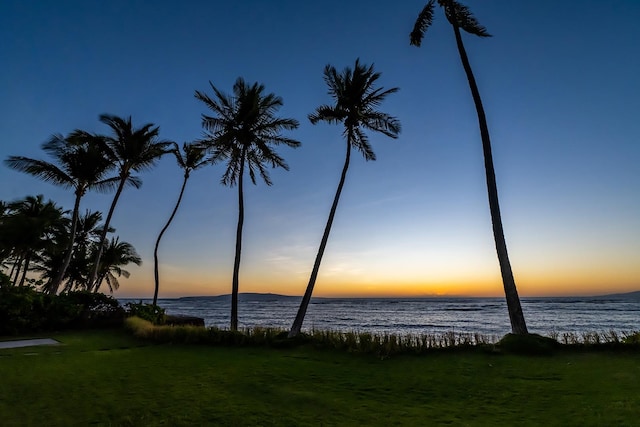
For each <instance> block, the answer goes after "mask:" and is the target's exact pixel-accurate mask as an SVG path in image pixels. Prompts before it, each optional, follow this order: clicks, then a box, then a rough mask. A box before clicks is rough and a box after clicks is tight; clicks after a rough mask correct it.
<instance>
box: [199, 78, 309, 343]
mask: <svg viewBox="0 0 640 427" xmlns="http://www.w3.org/2000/svg"><path fill="white" fill-rule="evenodd" d="M209 84H210V85H211V88H212V89H213V92H214V94H215V97H214V98H210V97H209V96H208V95H206V94H204V93H202V92H199V91H196V93H195V96H196V98H197V99H199V100H200V101H202V102H204V103H205V105H206V106H207V107H208V108H210V109H211V110H212V111H213V112H214V114H215V115H214V116H207V115H202V126H203V127H204V129H205V137H204V138H203V139H202V141H201V143H202V144H203V145H204V146H205V147H207V148H208V149H209V151H210V152H211V161H212V162H213V163H216V162H220V161H224V162H226V163H227V167H226V170H225V172H224V174H223V175H222V179H221V183H222V184H223V185H228V186H230V187H232V186H234V185H236V184H238V227H237V230H236V252H235V260H234V263H233V279H232V285H231V330H234V331H235V330H237V329H238V276H239V272H240V255H241V252H242V251H241V249H242V225H243V223H244V195H243V187H242V185H243V176H244V173H245V169H248V171H249V177H250V178H251V182H253V184H256V174H260V176H261V177H262V179H263V180H264V182H265V183H266V184H267V185H272V182H271V178H270V177H269V173H268V171H267V169H266V167H267V166H268V165H271V167H273V168H275V167H281V168H283V169H285V170H289V166H288V165H287V163H286V162H285V161H284V159H283V158H282V157H280V156H279V155H278V154H277V153H276V152H275V151H274V149H273V146H275V145H280V144H284V145H286V146H289V147H293V148H295V147H298V146H300V142H299V141H296V140H294V139H291V138H286V137H284V136H282V134H281V132H282V131H283V130H293V129H295V128H297V127H298V121H297V120H294V119H289V118H280V117H276V115H275V114H276V112H277V110H278V109H279V108H280V106H282V98H280V97H278V96H276V95H275V94H273V93H269V94H264V85H261V84H258V83H254V84H252V85H248V84H247V83H245V81H244V79H242V78H238V79H237V80H236V82H235V84H234V85H233V96H229V95H227V94H225V93H223V92H221V91H219V90H218V89H217V88H216V87H215V86H214V85H213V84H212V83H211V82H209Z"/></svg>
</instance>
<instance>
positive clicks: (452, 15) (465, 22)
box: [445, 0, 491, 37]
mask: <svg viewBox="0 0 640 427" xmlns="http://www.w3.org/2000/svg"><path fill="white" fill-rule="evenodd" d="M445 15H446V17H447V19H448V20H449V22H450V23H451V24H452V25H457V26H458V27H460V28H462V29H463V30H464V31H466V32H467V33H469V34H473V35H476V36H478V37H491V34H489V33H488V32H487V29H486V28H485V27H483V26H482V25H480V23H479V22H478V20H477V19H476V18H475V17H474V16H473V13H471V10H469V8H468V7H467V6H465V5H463V4H462V3H460V2H458V1H455V0H450V1H449V2H448V3H447V5H446V6H445Z"/></svg>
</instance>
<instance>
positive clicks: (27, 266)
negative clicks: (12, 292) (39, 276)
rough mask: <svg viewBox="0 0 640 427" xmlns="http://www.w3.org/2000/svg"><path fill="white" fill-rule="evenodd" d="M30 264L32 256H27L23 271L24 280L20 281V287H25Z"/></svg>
mask: <svg viewBox="0 0 640 427" xmlns="http://www.w3.org/2000/svg"><path fill="white" fill-rule="evenodd" d="M30 262H31V254H27V256H26V257H25V259H24V269H23V271H22V278H21V279H20V284H19V285H18V286H20V287H22V286H24V281H25V280H26V279H27V271H29V263H30ZM16 278H17V277H16Z"/></svg>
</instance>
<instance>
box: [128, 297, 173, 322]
mask: <svg viewBox="0 0 640 427" xmlns="http://www.w3.org/2000/svg"><path fill="white" fill-rule="evenodd" d="M125 307H126V309H127V314H128V315H129V316H136V317H139V318H140V319H144V320H148V321H149V322H151V323H153V324H154V325H164V324H165V321H166V319H167V316H166V314H165V310H164V308H162V307H159V306H157V305H153V304H145V303H143V302H142V301H140V302H137V303H136V302H128V303H126V304H125Z"/></svg>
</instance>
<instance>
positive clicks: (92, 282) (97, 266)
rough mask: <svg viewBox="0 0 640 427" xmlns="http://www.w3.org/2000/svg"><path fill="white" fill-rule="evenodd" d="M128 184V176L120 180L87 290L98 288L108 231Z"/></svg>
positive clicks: (101, 235)
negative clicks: (119, 200)
mask: <svg viewBox="0 0 640 427" xmlns="http://www.w3.org/2000/svg"><path fill="white" fill-rule="evenodd" d="M126 182H127V176H126V175H125V176H124V177H122V179H121V180H120V184H119V185H118V190H117V191H116V195H115V196H114V197H113V201H112V202H111V207H110V208H109V213H108V214H107V219H106V220H105V223H104V229H103V230H102V233H100V242H99V244H98V254H97V255H96V259H95V265H94V266H93V272H92V273H91V279H90V280H89V283H87V290H88V291H91V290H92V289H93V288H94V287H95V288H96V290H97V288H98V270H99V269H100V259H101V258H102V251H103V250H104V242H105V241H106V240H107V231H108V230H109V224H110V223H111V217H112V216H113V211H114V210H115V209H116V204H117V203H118V199H119V198H120V194H122V189H123V188H124V184H125V183H126Z"/></svg>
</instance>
